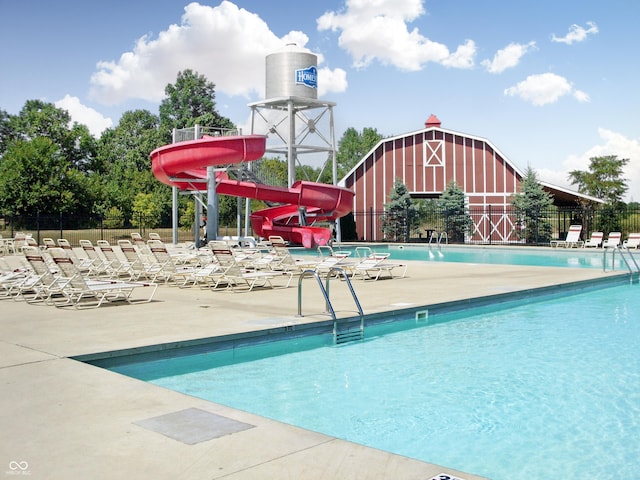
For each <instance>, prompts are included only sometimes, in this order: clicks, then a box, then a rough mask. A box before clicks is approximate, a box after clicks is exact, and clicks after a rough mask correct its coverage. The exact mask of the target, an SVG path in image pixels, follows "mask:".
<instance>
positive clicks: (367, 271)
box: [353, 253, 408, 280]
mask: <svg viewBox="0 0 640 480" xmlns="http://www.w3.org/2000/svg"><path fill="white" fill-rule="evenodd" d="M389 255H390V254H388V253H373V254H371V255H369V256H368V257H367V258H365V259H364V260H362V261H361V262H360V263H359V264H358V265H356V266H355V267H354V269H353V272H354V273H353V276H354V278H355V277H357V276H360V277H361V278H362V279H363V280H366V279H370V280H378V279H379V278H380V277H381V276H382V275H383V274H387V275H388V276H389V278H393V270H394V269H396V268H403V272H402V275H401V276H402V277H404V276H405V275H406V273H407V267H408V264H405V263H393V262H388V261H387V259H388V258H389Z"/></svg>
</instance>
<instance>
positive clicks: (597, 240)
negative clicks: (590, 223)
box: [582, 232, 604, 248]
mask: <svg viewBox="0 0 640 480" xmlns="http://www.w3.org/2000/svg"><path fill="white" fill-rule="evenodd" d="M603 238H604V233H602V232H591V237H590V238H589V239H588V240H586V241H585V242H584V245H582V246H583V247H584V248H589V247H593V248H598V247H599V246H600V245H602V239H603Z"/></svg>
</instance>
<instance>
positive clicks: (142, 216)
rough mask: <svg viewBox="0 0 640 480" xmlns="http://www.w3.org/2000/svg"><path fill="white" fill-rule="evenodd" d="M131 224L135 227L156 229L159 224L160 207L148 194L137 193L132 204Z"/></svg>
mask: <svg viewBox="0 0 640 480" xmlns="http://www.w3.org/2000/svg"><path fill="white" fill-rule="evenodd" d="M131 223H132V224H133V225H134V226H136V227H150V228H153V227H157V226H158V224H159V223H160V206H159V205H158V204H157V203H156V202H155V201H154V198H153V195H152V194H150V193H142V192H139V193H137V194H136V198H135V200H134V202H133V218H132V220H131Z"/></svg>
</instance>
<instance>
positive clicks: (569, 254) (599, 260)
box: [292, 244, 626, 270]
mask: <svg viewBox="0 0 640 480" xmlns="http://www.w3.org/2000/svg"><path fill="white" fill-rule="evenodd" d="M335 248H339V249H341V250H342V249H344V250H349V251H351V252H353V256H354V257H355V256H356V252H355V250H356V248H358V246H357V245H353V244H345V245H340V246H339V247H335ZM371 248H372V249H373V250H374V251H376V252H389V253H391V258H393V259H395V260H419V261H423V262H461V263H489V264H503V265H526V266H535V267H567V268H598V269H600V270H602V269H603V266H604V263H603V259H604V252H603V250H602V249H586V248H542V247H537V248H532V247H524V246H519V247H513V246H512V247H509V246H492V245H489V246H486V245H485V246H475V247H468V246H464V247H463V246H458V245H442V246H441V247H439V246H437V245H431V246H429V245H425V244H406V245H396V244H388V245H387V244H375V245H372V246H371ZM292 253H294V254H300V255H315V254H316V251H315V250H304V249H292ZM611 260H612V254H609V255H608V256H607V269H611V268H612V263H611ZM625 268H626V267H625V266H624V265H623V263H622V260H621V258H620V255H616V263H615V270H624V269H625Z"/></svg>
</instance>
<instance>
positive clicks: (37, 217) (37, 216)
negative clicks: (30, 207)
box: [36, 210, 40, 245]
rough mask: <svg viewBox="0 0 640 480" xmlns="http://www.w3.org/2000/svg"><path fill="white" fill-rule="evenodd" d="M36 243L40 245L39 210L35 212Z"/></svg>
mask: <svg viewBox="0 0 640 480" xmlns="http://www.w3.org/2000/svg"><path fill="white" fill-rule="evenodd" d="M36 242H38V245H40V210H37V211H36Z"/></svg>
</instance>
